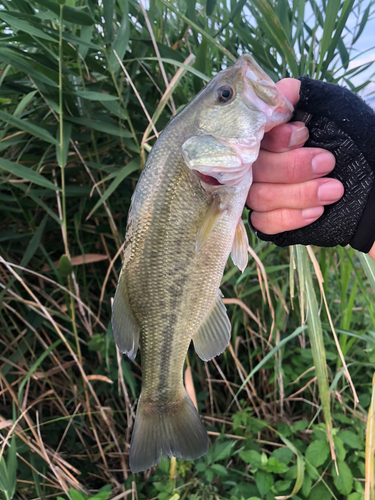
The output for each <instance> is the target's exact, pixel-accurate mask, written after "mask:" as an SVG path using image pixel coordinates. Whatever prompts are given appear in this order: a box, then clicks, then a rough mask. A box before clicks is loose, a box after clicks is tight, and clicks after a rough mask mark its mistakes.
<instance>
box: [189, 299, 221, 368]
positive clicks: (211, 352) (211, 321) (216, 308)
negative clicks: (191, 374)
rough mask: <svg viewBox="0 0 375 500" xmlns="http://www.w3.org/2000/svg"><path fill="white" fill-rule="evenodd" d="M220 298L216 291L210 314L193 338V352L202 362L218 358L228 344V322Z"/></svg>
mask: <svg viewBox="0 0 375 500" xmlns="http://www.w3.org/2000/svg"><path fill="white" fill-rule="evenodd" d="M221 297H222V294H221V292H220V290H218V296H217V298H216V300H215V301H214V303H213V304H212V308H211V310H210V312H209V313H208V315H207V317H206V319H205V320H204V322H203V323H202V325H201V327H200V328H199V330H198V331H197V333H196V334H195V335H194V337H193V342H194V348H195V351H196V353H197V354H198V356H199V357H200V358H201V359H203V361H209V360H210V359H212V358H214V357H215V356H218V355H219V354H221V353H222V352H223V351H224V349H225V348H226V347H227V345H228V344H229V340H230V321H229V318H228V316H227V310H226V309H225V305H224V304H223V301H222V300H221Z"/></svg>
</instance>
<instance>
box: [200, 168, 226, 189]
mask: <svg viewBox="0 0 375 500" xmlns="http://www.w3.org/2000/svg"><path fill="white" fill-rule="evenodd" d="M194 173H195V175H196V176H197V177H198V178H199V179H200V180H201V181H204V182H206V183H207V184H210V185H211V186H222V183H221V182H219V181H218V180H217V179H216V177H212V176H211V175H205V174H202V173H201V172H199V171H198V170H194Z"/></svg>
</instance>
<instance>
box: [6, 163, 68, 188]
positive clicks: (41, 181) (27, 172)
mask: <svg viewBox="0 0 375 500" xmlns="http://www.w3.org/2000/svg"><path fill="white" fill-rule="evenodd" d="M0 169H3V170H5V171H7V172H9V173H11V174H13V175H15V176H17V177H20V178H21V179H25V180H27V181H29V182H32V183H33V184H38V186H42V187H45V188H48V189H52V190H53V191H61V189H60V188H58V187H56V186H55V185H54V184H53V183H52V182H51V181H49V180H48V179H45V178H44V177H43V176H42V175H40V174H38V173H37V172H34V170H31V169H30V168H27V167H24V166H23V165H19V164H18V163H13V162H11V161H9V160H5V159H4V158H0Z"/></svg>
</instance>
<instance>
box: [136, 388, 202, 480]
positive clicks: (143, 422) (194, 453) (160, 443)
mask: <svg viewBox="0 0 375 500" xmlns="http://www.w3.org/2000/svg"><path fill="white" fill-rule="evenodd" d="M207 449H208V437H207V432H206V429H205V428H204V425H203V423H202V421H201V419H200V417H199V415H198V412H197V410H196V409H195V407H194V405H193V403H192V401H191V399H190V398H189V396H188V395H187V393H186V391H185V394H184V397H183V399H182V400H179V401H171V402H169V403H162V404H160V405H156V404H152V406H150V405H149V404H148V403H144V402H143V401H142V395H141V397H140V399H139V403H138V409H137V416H136V420H135V426H134V430H133V435H132V440H131V445H130V455H129V465H130V469H131V471H132V472H133V473H135V472H140V471H144V470H146V469H149V468H150V467H153V466H154V465H157V464H158V463H159V461H160V458H161V456H163V457H165V458H166V457H177V458H184V459H185V460H195V459H196V458H199V457H201V456H202V455H204V454H205V453H207Z"/></svg>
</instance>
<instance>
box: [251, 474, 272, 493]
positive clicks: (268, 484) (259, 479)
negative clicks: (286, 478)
mask: <svg viewBox="0 0 375 500" xmlns="http://www.w3.org/2000/svg"><path fill="white" fill-rule="evenodd" d="M255 484H256V485H257V488H258V490H259V493H260V496H261V497H264V495H266V494H267V493H268V492H269V491H270V489H271V488H272V485H273V476H272V474H268V472H264V471H262V470H258V472H257V473H256V474H255Z"/></svg>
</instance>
